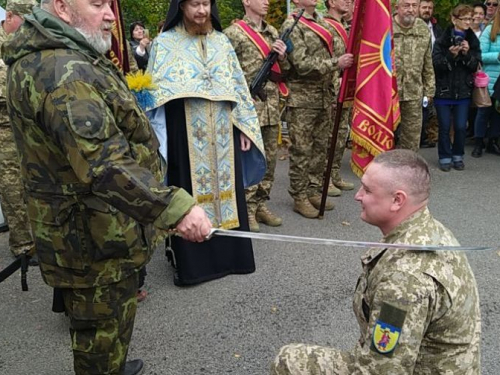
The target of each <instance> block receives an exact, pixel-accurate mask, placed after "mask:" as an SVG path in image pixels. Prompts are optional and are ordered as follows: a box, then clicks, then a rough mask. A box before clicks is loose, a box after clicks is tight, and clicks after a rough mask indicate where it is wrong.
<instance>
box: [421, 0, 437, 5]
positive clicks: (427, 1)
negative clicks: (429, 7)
mask: <svg viewBox="0 0 500 375" xmlns="http://www.w3.org/2000/svg"><path fill="white" fill-rule="evenodd" d="M420 2H421V3H433V4H434V0H420Z"/></svg>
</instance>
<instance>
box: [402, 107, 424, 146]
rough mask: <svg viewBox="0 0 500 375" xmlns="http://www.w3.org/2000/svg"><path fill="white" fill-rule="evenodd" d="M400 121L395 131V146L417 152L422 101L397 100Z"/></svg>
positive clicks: (420, 128)
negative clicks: (399, 108)
mask: <svg viewBox="0 0 500 375" xmlns="http://www.w3.org/2000/svg"><path fill="white" fill-rule="evenodd" d="M399 105H400V107H401V123H400V124H399V127H398V130H397V131H396V148H402V149H405V150H412V151H415V152H418V150H419V148H420V134H421V131H422V101H421V100H408V101H404V102H399Z"/></svg>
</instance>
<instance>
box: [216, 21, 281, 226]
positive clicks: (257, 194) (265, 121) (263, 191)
mask: <svg viewBox="0 0 500 375" xmlns="http://www.w3.org/2000/svg"><path fill="white" fill-rule="evenodd" d="M243 21H244V22H245V23H246V24H247V25H248V26H249V27H250V28H251V29H252V30H253V31H255V32H257V33H259V34H260V35H261V36H262V37H263V38H264V39H265V40H266V42H267V43H268V44H269V46H272V44H273V43H274V42H275V41H276V40H277V39H279V34H278V31H277V30H276V29H275V28H274V27H273V26H271V25H269V24H267V23H266V22H264V21H263V22H262V29H260V28H259V27H258V26H257V25H256V24H255V23H254V22H253V21H252V20H250V19H249V18H248V17H247V16H245V17H243ZM224 34H226V36H227V37H228V38H229V40H230V41H231V44H232V45H233V47H234V50H235V51H236V56H237V57H238V61H239V62H240V65H241V68H242V69H243V72H244V73H245V80H246V81H247V83H248V85H249V86H250V84H251V83H252V81H253V79H254V78H255V76H256V75H257V73H258V72H259V70H260V68H261V67H262V64H263V62H264V58H263V57H262V54H261V53H260V52H259V50H258V48H257V46H256V45H255V44H254V43H253V42H252V40H251V39H250V38H249V36H247V35H246V33H245V32H244V31H243V30H242V29H241V28H240V27H239V26H237V25H236V24H234V23H233V24H232V25H231V26H229V27H228V28H226V29H225V30H224ZM280 67H281V71H282V73H283V74H284V73H285V72H286V70H287V69H288V67H289V64H288V62H287V61H286V60H285V61H284V62H280ZM264 91H265V94H266V96H267V98H266V100H265V101H262V100H260V99H258V98H257V99H255V110H256V111H257V116H258V118H259V123H260V127H261V132H262V139H263V142H264V148H265V152H266V161H267V170H266V174H265V176H264V178H263V179H262V181H261V182H260V183H259V184H258V185H254V186H251V187H249V188H248V189H246V191H245V193H246V194H245V195H246V201H247V206H248V214H249V216H250V215H252V214H253V215H255V213H256V212H257V211H258V209H259V206H261V207H262V206H263V205H265V202H266V201H267V200H269V196H270V194H271V188H272V186H273V183H274V170H275V169H276V160H277V156H278V137H279V131H280V128H279V123H280V103H279V102H280V94H279V90H278V86H277V85H276V83H274V82H271V81H268V82H267V83H266V85H265V86H264Z"/></svg>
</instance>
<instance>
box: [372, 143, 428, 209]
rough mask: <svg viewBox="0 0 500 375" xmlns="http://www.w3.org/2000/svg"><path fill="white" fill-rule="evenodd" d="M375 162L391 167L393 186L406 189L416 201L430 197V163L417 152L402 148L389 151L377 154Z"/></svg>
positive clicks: (422, 200)
mask: <svg viewBox="0 0 500 375" xmlns="http://www.w3.org/2000/svg"><path fill="white" fill-rule="evenodd" d="M373 163H376V164H379V165H381V166H383V167H384V168H388V169H390V170H391V172H392V173H391V185H393V188H395V189H402V190H405V191H406V193H407V194H408V195H409V197H410V198H411V199H413V200H414V201H415V202H416V203H417V202H418V203H420V202H424V201H425V200H427V199H429V195H430V191H431V175H430V172H429V165H428V164H427V162H426V161H425V159H424V158H423V157H421V156H420V155H418V154H417V153H416V152H413V151H410V150H400V149H398V150H391V151H387V152H384V153H382V154H379V155H377V156H376V157H375V159H373Z"/></svg>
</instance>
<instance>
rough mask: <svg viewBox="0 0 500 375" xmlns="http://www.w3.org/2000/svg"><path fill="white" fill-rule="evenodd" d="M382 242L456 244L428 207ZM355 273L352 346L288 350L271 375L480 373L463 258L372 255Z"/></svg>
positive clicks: (476, 325) (473, 299) (474, 311)
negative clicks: (356, 329) (346, 348)
mask: <svg viewBox="0 0 500 375" xmlns="http://www.w3.org/2000/svg"><path fill="white" fill-rule="evenodd" d="M384 242H386V243H406V244H419V245H452V246H456V245H458V242H457V240H456V239H455V237H454V236H453V234H452V233H451V232H450V231H449V230H448V229H446V228H445V227H444V226H443V225H442V224H441V223H440V222H438V221H437V220H435V219H434V218H433V217H432V216H431V214H430V213H429V210H428V209H427V208H423V209H421V210H420V211H418V212H416V213H415V214H414V215H413V216H412V217H410V218H409V219H407V220H406V221H404V222H403V223H401V224H400V225H399V226H398V227H396V228H395V229H394V230H393V231H392V232H391V233H389V234H388V235H387V236H386V237H385V238H384ZM362 266H363V273H362V274H361V276H360V278H359V280H358V283H357V286H356V291H355V294H354V304H353V305H354V314H355V315H356V318H357V320H358V323H359V327H360V331H361V337H360V339H359V342H358V344H357V345H356V347H355V348H354V349H353V350H351V351H345V352H342V351H338V350H336V349H334V348H327V347H321V346H309V345H303V344H293V345H288V346H285V347H283V348H282V349H281V351H280V353H279V355H278V357H277V358H276V360H275V363H274V364H273V366H272V371H271V373H272V374H274V375H277V374H279V375H284V374H293V375H299V374H300V375H305V374H336V375H339V374H341V375H344V374H345V375H348V374H349V375H350V374H399V375H403V374H415V375H418V374H421V375H424V374H453V375H465V374H467V375H475V374H480V371H481V365H480V347H479V345H480V332H481V322H480V312H479V297H478V291H477V285H476V280H475V278H474V275H473V273H472V270H471V268H470V265H469V262H468V261H467V258H466V256H465V254H463V253H459V252H452V251H439V252H418V251H407V250H389V249H380V248H374V249H370V250H369V251H368V252H367V253H366V254H365V255H364V256H363V257H362Z"/></svg>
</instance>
